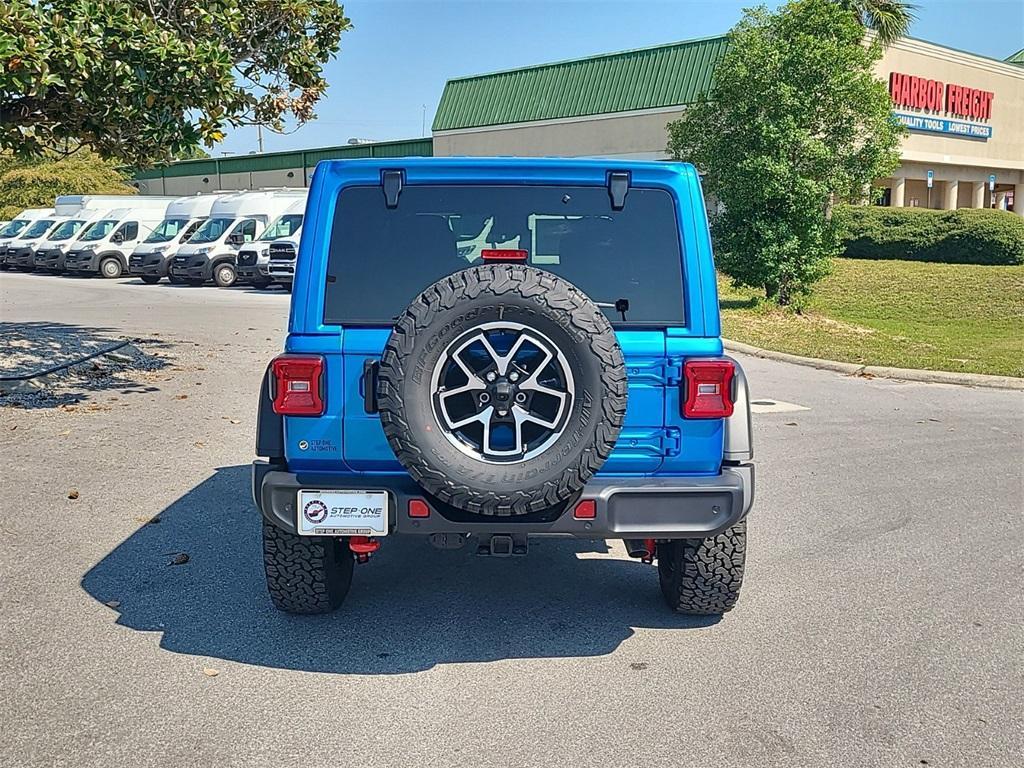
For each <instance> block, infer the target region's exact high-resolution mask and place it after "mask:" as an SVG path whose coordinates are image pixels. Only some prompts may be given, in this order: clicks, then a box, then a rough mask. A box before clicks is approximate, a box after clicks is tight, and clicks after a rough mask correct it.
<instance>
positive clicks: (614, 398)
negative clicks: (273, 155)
mask: <svg viewBox="0 0 1024 768" xmlns="http://www.w3.org/2000/svg"><path fill="white" fill-rule="evenodd" d="M501 323H508V324H509V325H510V326H528V327H530V328H533V329H536V330H537V331H538V332H539V334H540V335H541V336H543V337H544V338H545V339H550V340H551V341H552V342H553V343H554V344H555V345H557V347H558V348H559V350H560V351H561V352H562V353H563V354H564V356H565V360H566V361H567V364H568V365H569V366H570V367H571V370H572V380H573V382H574V385H573V388H574V390H575V391H574V392H573V393H572V406H571V409H570V412H569V415H568V423H567V425H566V426H565V428H564V430H562V432H561V434H560V435H559V436H558V438H557V439H556V440H555V441H554V442H553V443H551V444H550V446H549V447H547V448H546V449H545V450H544V451H543V452H541V453H539V455H536V456H533V457H532V458H527V459H523V460H520V461H515V462H509V463H488V462H486V461H483V460H481V459H480V458H478V457H475V456H472V455H468V454H467V453H466V452H464V451H460V450H459V449H458V448H456V447H455V446H453V444H452V443H451V442H450V440H449V439H448V437H446V436H445V434H444V432H443V431H442V429H443V428H442V426H441V424H440V422H439V421H438V418H437V416H436V415H435V411H434V403H433V397H434V394H435V393H434V392H432V391H431V389H432V387H431V378H432V372H433V371H434V370H435V366H436V365H437V363H438V360H439V359H440V357H441V355H442V354H443V353H445V350H446V349H448V348H449V345H450V344H451V342H452V341H453V340H454V339H456V338H458V337H459V336H460V335H461V334H465V333H467V332H469V331H471V330H473V329H474V328H477V327H480V326H486V325H489V324H490V325H493V324H501ZM626 384H627V381H626V371H625V366H624V363H623V359H622V351H621V350H620V349H619V346H618V343H617V341H616V338H615V333H614V331H613V330H612V327H611V324H610V323H609V322H608V319H607V318H606V317H605V316H604V314H603V313H602V312H601V310H600V309H599V308H598V307H597V306H596V305H595V304H594V303H593V302H592V301H590V299H588V298H587V297H586V296H585V295H584V294H583V293H582V292H581V291H579V290H578V289H577V288H576V287H575V286H573V285H571V284H570V283H568V282H566V281H565V280H562V279H561V278H559V277H557V276H555V275H553V274H551V273H548V272H543V271H541V270H538V269H534V268H532V267H526V266H520V265H511V264H497V265H483V266H477V267H472V268H470V269H465V270H462V271H460V272H457V273H455V274H453V275H450V276H448V277H445V278H443V279H441V280H439V281H438V282H436V283H434V285H432V286H430V287H429V288H427V289H426V290H425V291H424V292H423V293H421V294H420V295H419V296H418V297H417V298H416V299H415V300H414V301H413V302H412V304H410V306H409V308H408V309H407V310H406V311H405V312H404V313H403V314H402V316H401V317H399V319H398V321H397V322H396V324H395V327H394V330H393V331H392V333H391V337H390V338H389V339H388V343H387V346H386V347H385V349H384V355H383V357H382V360H381V367H380V384H379V389H378V405H379V408H380V414H381V423H382V425H383V427H384V433H385V435H387V438H388V442H389V443H390V444H391V448H392V450H393V451H394V452H395V456H397V457H398V460H399V461H400V462H401V463H402V466H404V467H405V469H406V470H407V471H408V472H409V474H410V475H411V476H412V478H413V479H414V480H415V481H416V482H417V483H419V485H420V486H421V487H422V488H423V489H424V490H425V491H426V492H427V493H428V494H430V495H432V496H434V497H436V498H438V499H440V500H441V501H443V502H445V503H448V504H451V505H453V506H455V507H458V508H460V509H463V510H466V511H468V512H472V513H475V514H480V515H501V516H510V515H523V514H528V513H530V512H536V511H540V510H544V509H548V508H550V507H552V506H554V505H556V504H558V503H560V502H563V501H567V500H569V499H571V498H572V497H573V496H574V495H575V494H577V493H578V492H579V490H580V489H582V488H583V486H584V484H585V483H586V482H587V480H588V479H590V477H591V476H592V475H593V474H594V473H595V472H596V471H597V470H598V469H599V468H600V467H601V466H602V465H603V464H604V462H605V461H606V460H607V458H608V456H609V455H610V454H611V452H612V449H613V448H614V446H615V441H616V439H617V438H618V435H619V430H620V428H621V427H622V420H623V418H624V416H625V412H626Z"/></svg>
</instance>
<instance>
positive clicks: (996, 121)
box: [433, 36, 1024, 215]
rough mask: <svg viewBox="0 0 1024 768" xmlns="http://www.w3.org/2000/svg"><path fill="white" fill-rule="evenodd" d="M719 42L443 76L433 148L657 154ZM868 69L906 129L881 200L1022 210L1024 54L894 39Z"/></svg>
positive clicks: (715, 59) (718, 53) (699, 87)
mask: <svg viewBox="0 0 1024 768" xmlns="http://www.w3.org/2000/svg"><path fill="white" fill-rule="evenodd" d="M726 45H727V39H726V38H725V37H724V36H722V37H712V38H705V39H700V40H689V41H685V42H681V43H671V44H668V45H659V46H654V47H651V48H641V49H637V50H632V51H623V52H621V53H610V54H604V55H600V56H591V57H587V58H583V59H573V60H570V61H560V62H555V63H552V64H542V65H538V66H531V67H524V68H521V69H514V70H508V71H504V72H494V73H490V74H485V75H474V76H471V77H463V78H457V79H454V80H449V81H448V83H447V85H446V86H445V89H444V93H443V95H442V97H441V103H440V105H439V106H438V110H437V115H436V117H435V120H434V125H433V129H434V154H435V155H562V156H590V155H599V156H605V157H623V158H637V159H664V158H666V157H667V154H666V152H665V144H666V128H665V126H666V124H667V123H668V122H669V121H671V120H675V119H676V118H678V117H679V116H680V115H682V113H683V111H684V110H685V109H686V106H687V105H688V104H691V103H693V102H694V101H696V100H697V99H699V98H700V97H701V96H702V94H704V93H705V92H706V91H707V89H708V87H709V85H710V83H711V79H712V77H713V75H714V72H715V68H716V66H717V65H718V63H719V61H720V60H721V57H722V54H723V53H724V52H725V49H726ZM876 71H877V74H878V76H879V77H880V78H881V79H883V80H884V81H885V82H887V83H889V86H890V94H891V95H892V97H893V112H894V114H895V115H896V116H897V118H898V119H899V120H900V121H901V122H903V123H904V124H905V125H906V126H907V127H908V129H909V135H908V136H907V138H906V140H905V141H904V142H903V145H902V152H901V158H902V162H901V164H900V168H899V170H898V171H897V172H896V173H895V174H894V175H893V177H892V178H889V179H881V180H879V185H880V186H882V187H884V188H885V196H884V198H883V201H884V202H885V203H886V204H888V205H894V206H920V207H932V208H965V207H975V208H981V207H990V206H992V205H996V206H998V207H1002V208H1007V207H1011V208H1013V209H1015V210H1016V212H1017V213H1019V214H1021V215H1024V203H1021V202H1019V201H1022V200H1024V52H1019V53H1017V54H1015V55H1014V56H1012V57H1010V59H1008V60H1007V61H997V60H994V59H990V58H986V57H984V56H978V55H975V54H972V53H965V52H963V51H957V50H954V49H952V48H946V47H944V46H940V45H935V44H934V43H928V42H925V41H922V40H915V39H912V38H903V39H900V40H898V41H896V42H895V43H894V44H892V45H891V46H889V47H888V48H887V49H886V51H885V54H884V55H883V57H882V59H881V60H880V61H879V63H878V66H877V70H876ZM990 186H991V187H992V189H991V190H990V189H989V187H990Z"/></svg>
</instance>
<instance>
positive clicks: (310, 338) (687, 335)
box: [285, 158, 723, 475]
mask: <svg viewBox="0 0 1024 768" xmlns="http://www.w3.org/2000/svg"><path fill="white" fill-rule="evenodd" d="M391 169H401V170H403V171H404V173H405V183H406V184H408V185H414V184H445V183H458V184H463V185H464V184H472V183H480V184H495V183H500V184H564V185H593V186H604V185H605V184H606V179H607V174H608V172H609V171H628V172H629V173H630V176H631V185H632V186H634V187H653V188H659V189H665V190H667V191H669V192H670V193H672V195H673V197H674V199H675V201H676V213H677V219H678V222H679V234H680V243H681V246H682V254H683V276H684V285H683V293H684V296H683V298H684V317H685V325H684V326H682V327H671V328H651V329H646V330H639V329H623V330H619V331H617V336H618V339H619V343H620V346H621V347H622V351H623V356H624V358H625V362H626V368H627V374H628V376H629V403H628V407H627V411H626V419H625V424H624V426H623V430H622V433H621V435H620V438H619V441H618V443H617V445H616V448H615V451H614V452H613V454H612V457H611V458H610V459H609V461H608V462H607V463H606V464H605V466H604V467H603V468H602V470H601V473H600V474H602V475H652V474H659V475H686V474H711V473H716V472H717V471H718V470H719V467H720V465H721V460H722V439H723V422H722V420H720V419H710V420H688V419H684V418H682V415H681V390H680V386H679V381H680V377H681V367H682V364H683V361H684V360H685V358H687V357H707V356H716V355H720V354H722V342H721V338H720V332H721V331H720V324H719V310H718V292H717V286H716V281H715V270H714V263H713V260H712V255H711V242H710V237H709V234H708V226H707V217H706V212H705V208H704V202H703V195H702V192H701V189H700V180H699V177H698V176H697V173H696V171H695V170H694V169H693V167H692V166H690V165H688V164H680V163H651V162H626V161H616V160H562V159H553V158H537V159H522V158H395V159H386V160H340V161H339V160H334V161H325V162H322V163H320V164H319V165H318V166H317V168H316V171H315V172H314V174H313V180H312V184H311V187H310V193H309V197H308V199H307V204H306V217H305V225H304V226H303V230H302V242H301V244H300V246H299V257H298V262H297V265H296V274H295V281H294V284H293V294H292V305H291V313H290V316H289V325H288V329H289V336H288V341H287V344H286V349H287V350H288V351H293V352H316V353H319V354H323V355H324V357H325V359H326V360H327V374H326V375H327V379H326V386H327V392H326V396H327V411H328V415H326V416H324V417H322V418H319V419H304V418H288V419H286V423H285V432H286V456H287V458H288V462H289V465H294V466H295V467H296V468H297V469H300V470H301V469H309V470H314V469H316V470H321V471H322V470H333V471H339V472H357V473H373V474H378V473H384V474H390V473H401V472H402V471H403V470H402V468H401V465H400V464H399V463H398V461H397V460H396V459H395V457H394V454H393V453H392V452H391V449H390V447H389V445H388V443H387V440H386V439H385V437H384V432H383V429H382V428H381V425H380V420H379V418H378V417H377V415H376V414H367V413H365V410H364V407H363V392H362V376H363V363H364V361H366V360H367V359H378V358H379V357H380V355H381V353H382V351H383V349H384V345H385V344H386V342H387V338H388V335H389V334H390V330H391V329H390V328H386V327H375V328H368V327H359V328H356V327H345V328H342V327H341V326H338V325H328V324H325V323H324V322H323V316H324V273H325V270H326V264H327V259H328V249H329V245H330V236H331V230H332V226H333V222H334V218H335V205H336V202H337V199H338V195H339V194H340V192H341V190H342V189H343V188H344V187H346V186H356V185H359V186H365V185H377V184H379V183H380V175H381V171H383V170H391ZM626 204H627V205H628V197H627V203H626ZM381 279H387V278H386V275H382V276H381ZM424 287H426V286H424ZM300 443H304V444H305V445H306V446H307V447H306V448H304V449H300V448H299V447H298V446H299V444H300ZM314 448H315V449H314Z"/></svg>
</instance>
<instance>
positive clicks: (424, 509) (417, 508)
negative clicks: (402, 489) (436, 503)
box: [409, 499, 430, 517]
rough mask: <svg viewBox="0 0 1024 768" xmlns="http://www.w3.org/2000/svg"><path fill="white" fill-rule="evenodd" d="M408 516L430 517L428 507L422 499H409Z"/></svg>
mask: <svg viewBox="0 0 1024 768" xmlns="http://www.w3.org/2000/svg"><path fill="white" fill-rule="evenodd" d="M409 517H430V507H428V506H427V502H425V501H424V500H423V499H409Z"/></svg>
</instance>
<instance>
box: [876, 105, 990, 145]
mask: <svg viewBox="0 0 1024 768" xmlns="http://www.w3.org/2000/svg"><path fill="white" fill-rule="evenodd" d="M893 117H895V118H896V119H897V120H898V121H899V122H900V123H902V124H903V125H905V126H907V128H909V129H910V130H912V131H927V132H928V133H947V134H950V135H953V136H963V137H964V138H967V139H983V140H984V141H988V140H989V139H991V138H992V126H990V125H979V124H978V123H965V122H962V121H960V120H947V119H946V118H944V117H927V116H925V115H905V114H902V113H900V112H894V113H893Z"/></svg>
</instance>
